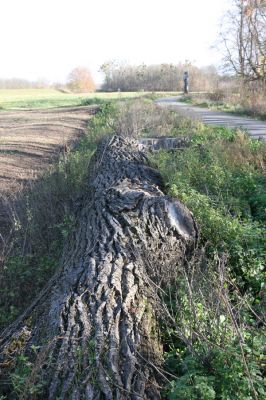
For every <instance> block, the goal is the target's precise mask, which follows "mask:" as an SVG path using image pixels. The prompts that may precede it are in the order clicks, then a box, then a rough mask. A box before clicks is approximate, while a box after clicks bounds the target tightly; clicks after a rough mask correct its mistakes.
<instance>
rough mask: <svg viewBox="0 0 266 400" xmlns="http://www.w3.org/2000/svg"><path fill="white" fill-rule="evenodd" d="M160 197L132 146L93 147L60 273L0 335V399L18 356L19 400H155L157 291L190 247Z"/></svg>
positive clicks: (191, 225) (171, 207)
mask: <svg viewBox="0 0 266 400" xmlns="http://www.w3.org/2000/svg"><path fill="white" fill-rule="evenodd" d="M162 188H163V186H162V180H161V177H160V175H159V174H158V172H157V171H155V170H154V169H152V168H151V167H149V165H148V163H147V159H146V157H145V155H144V154H143V153H142V152H141V151H140V150H139V146H138V144H137V142H136V141H134V140H131V139H129V138H123V137H121V136H114V137H112V138H111V139H110V138H108V139H105V140H104V141H102V142H101V143H100V144H99V146H98V150H97V152H96V154H95V156H94V157H93V160H92V162H91V165H90V171H89V174H88V185H87V188H86V190H85V193H86V194H85V195H84V197H83V199H82V202H81V203H80V204H79V206H78V208H79V209H78V211H77V217H76V227H75V229H74V232H73V234H72V235H71V237H70V239H68V242H67V243H66V245H65V251H64V255H63V259H62V266H61V267H60V268H59V270H58V272H57V273H56V275H55V276H54V277H53V278H52V280H51V281H50V282H49V283H48V284H47V286H46V287H45V288H44V290H43V291H42V293H40V295H39V297H38V298H37V299H36V300H35V302H34V303H33V304H32V305H31V307H30V308H29V309H28V310H27V311H26V312H25V313H24V315H22V316H21V317H20V318H19V319H18V320H17V321H16V322H15V323H14V324H12V325H11V326H10V327H8V328H7V329H6V330H5V331H4V332H2V335H1V336H0V366H1V374H2V378H0V381H2V382H6V383H5V384H3V383H2V384H1V383H0V386H1V390H0V393H3V394H7V395H8V396H9V395H10V385H9V384H8V374H9V373H10V371H12V368H14V364H15V363H16V359H17V356H18V355H19V354H24V355H26V356H27V357H28V359H29V360H30V361H31V362H32V370H31V374H30V375H29V377H28V378H27V380H26V382H25V388H24V391H23V393H22V394H21V395H20V398H25V399H30V398H32V399H33V398H34V399H50V400H53V399H73V400H74V399H75V400H77V399H87V400H92V399H107V400H111V399H121V400H122V399H135V400H139V399H159V398H160V374H158V368H157V367H158V366H159V365H160V363H161V362H162V346H161V344H160V334H159V328H158V319H159V315H158V312H157V311H156V310H157V308H156V300H155V299H156V297H157V296H156V288H157V287H158V286H162V285H163V284H164V282H165V281H166V280H168V279H169V277H171V275H172V272H171V271H173V270H175V268H176V265H177V264H180V263H184V262H185V259H186V257H187V256H188V255H189V254H191V252H192V251H193V248H194V246H195V242H196V239H197V228H196V226H195V222H194V219H193V216H192V214H191V213H190V212H189V210H188V209H187V208H186V207H185V206H184V205H183V204H182V203H180V202H179V201H178V200H176V199H172V198H170V197H169V196H166V195H165V194H164V193H163V189H162ZM14 279H15V277H14ZM37 384H38V387H40V388H39V389H38V390H39V391H37V393H35V394H34V395H30V387H32V386H34V385H35V386H36V385H37ZM31 396H32V397H31ZM8 398H13V397H8Z"/></svg>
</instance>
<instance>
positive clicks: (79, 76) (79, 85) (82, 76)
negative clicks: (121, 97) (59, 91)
mask: <svg viewBox="0 0 266 400" xmlns="http://www.w3.org/2000/svg"><path fill="white" fill-rule="evenodd" d="M67 86H68V87H69V89H70V90H72V91H73V92H78V93H83V92H94V91H95V88H96V87H95V83H94V81H93V79H92V76H91V73H90V71H89V70H88V69H87V68H80V67H79V68H75V69H73V70H72V71H71V73H70V74H69V76H68V82H67Z"/></svg>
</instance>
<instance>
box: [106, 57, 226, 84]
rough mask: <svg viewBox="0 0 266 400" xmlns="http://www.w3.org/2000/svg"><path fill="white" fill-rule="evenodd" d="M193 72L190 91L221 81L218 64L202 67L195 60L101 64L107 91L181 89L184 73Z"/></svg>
mask: <svg viewBox="0 0 266 400" xmlns="http://www.w3.org/2000/svg"><path fill="white" fill-rule="evenodd" d="M184 71H188V72H189V77H190V78H189V79H190V80H189V82H190V90H192V91H198V90H203V91H209V90H212V89H214V88H215V87H216V86H217V84H218V80H219V76H218V73H217V71H216V69H215V67H213V66H210V67H205V68H198V67H196V66H194V65H192V64H191V63H185V64H181V63H180V64H160V65H144V64H142V65H138V66H134V65H124V64H118V63H116V62H113V61H112V62H109V63H105V64H103V65H102V66H101V72H103V74H104V82H103V85H102V90H103V91H117V90H121V91H141V90H143V91H180V90H183V74H184Z"/></svg>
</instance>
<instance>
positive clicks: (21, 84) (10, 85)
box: [0, 78, 51, 89]
mask: <svg viewBox="0 0 266 400" xmlns="http://www.w3.org/2000/svg"><path fill="white" fill-rule="evenodd" d="M47 87H51V85H50V84H49V82H48V81H46V80H45V79H39V80H37V81H29V80H27V79H21V78H11V79H3V78H2V79H0V89H35V88H36V89H40V88H47Z"/></svg>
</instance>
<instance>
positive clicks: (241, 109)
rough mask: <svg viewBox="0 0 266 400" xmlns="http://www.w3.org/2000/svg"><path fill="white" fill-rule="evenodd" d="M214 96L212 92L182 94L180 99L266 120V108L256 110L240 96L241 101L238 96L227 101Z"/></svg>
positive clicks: (212, 108) (187, 102)
mask: <svg viewBox="0 0 266 400" xmlns="http://www.w3.org/2000/svg"><path fill="white" fill-rule="evenodd" d="M213 97H215V96H214V95H212V94H209V97H208V94H205V95H197V94H195V95H193V94H191V95H188V96H181V97H180V98H179V101H181V102H183V103H186V104H191V105H193V106H196V107H201V108H208V109H210V110H215V111H222V112H226V113H228V114H232V115H238V116H243V117H252V118H256V119H260V120H262V121H266V112H265V109H264V111H263V109H261V110H256V109H254V107H252V106H249V105H247V104H241V99H240V98H239V101H236V97H235V98H234V101H233V102H232V101H230V100H228V101H226V100H214V99H213Z"/></svg>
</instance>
